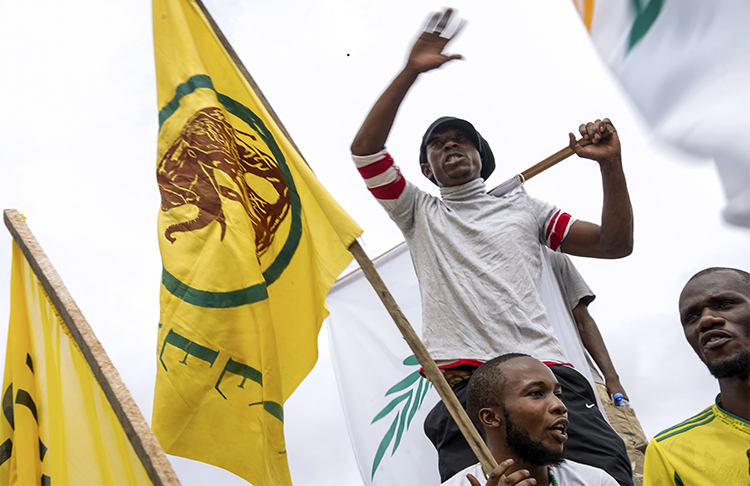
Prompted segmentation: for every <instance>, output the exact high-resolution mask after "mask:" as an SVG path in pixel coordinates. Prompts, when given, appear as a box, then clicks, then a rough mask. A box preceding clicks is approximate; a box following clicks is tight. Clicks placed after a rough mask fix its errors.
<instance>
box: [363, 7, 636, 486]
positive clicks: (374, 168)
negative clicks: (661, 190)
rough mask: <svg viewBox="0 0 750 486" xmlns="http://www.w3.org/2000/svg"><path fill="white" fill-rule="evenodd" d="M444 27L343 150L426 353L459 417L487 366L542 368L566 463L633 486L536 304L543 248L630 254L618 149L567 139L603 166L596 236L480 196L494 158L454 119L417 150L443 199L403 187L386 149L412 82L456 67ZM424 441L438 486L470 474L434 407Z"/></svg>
mask: <svg viewBox="0 0 750 486" xmlns="http://www.w3.org/2000/svg"><path fill="white" fill-rule="evenodd" d="M450 16H451V10H450V9H448V10H446V11H445V12H443V13H438V14H435V16H434V17H433V19H432V21H431V22H430V23H429V24H428V28H427V31H426V32H425V33H423V34H422V35H421V36H420V37H419V38H418V39H417V41H416V43H415V44H414V47H413V48H412V50H411V53H410V55H409V57H408V60H407V62H406V66H405V67H404V68H403V69H402V71H401V72H400V73H399V74H398V75H397V76H396V78H395V79H394V80H393V81H392V82H391V84H390V85H389V86H388V88H387V89H386V90H385V91H384V92H383V94H382V95H381V96H380V98H379V99H378V101H377V102H376V103H375V105H374V106H373V107H372V109H371V111H370V113H369V114H368V116H367V118H366V119H365V121H364V123H363V124H362V127H361V128H360V130H359V132H358V133H357V135H356V137H355V139H354V142H353V143H352V146H351V150H352V154H353V158H354V162H355V164H356V165H357V168H358V169H359V171H360V174H361V175H362V177H363V178H364V179H365V183H366V185H367V187H368V189H369V190H370V192H372V194H373V195H374V196H375V198H376V199H377V200H378V202H380V204H381V205H382V206H383V207H384V208H385V210H386V211H387V212H388V214H389V216H390V217H391V219H393V220H394V222H396V224H397V225H398V226H399V228H400V229H401V231H402V233H403V234H404V237H405V239H406V241H407V244H408V246H409V252H410V254H411V257H412V260H413V262H414V267H415V270H416V273H417V278H418V280H419V287H420V295H421V300H422V314H423V336H422V338H423V341H424V344H425V346H426V347H427V349H428V350H429V351H430V353H431V355H432V357H433V359H435V361H436V362H437V364H438V366H439V367H440V368H441V369H443V370H444V373H445V375H446V378H447V379H448V381H449V383H451V384H452V386H453V390H454V392H455V393H456V395H457V396H458V397H459V400H460V401H461V402H462V403H463V404H464V405H465V393H466V390H465V386H466V381H465V380H466V378H468V377H469V376H470V374H471V371H472V370H473V369H475V368H476V367H477V366H479V365H481V364H482V362H484V361H487V360H489V359H491V358H494V357H495V356H498V355H501V354H505V353H509V352H518V353H525V354H529V355H531V356H533V357H535V358H537V359H539V360H541V361H543V362H545V364H548V365H550V369H551V370H552V371H553V373H554V374H555V376H556V378H557V380H558V382H560V384H561V385H562V387H563V396H564V397H565V398H564V400H565V401H566V406H567V407H568V410H569V414H570V419H571V426H570V429H569V437H570V438H569V440H568V443H567V445H566V452H567V454H568V458H570V459H572V460H575V461H577V462H582V463H584V464H590V465H593V466H596V467H601V468H602V469H605V470H607V472H609V473H610V474H611V475H612V476H613V477H615V478H616V479H617V480H618V482H620V484H632V477H631V471H630V463H629V461H628V458H627V454H626V452H625V447H624V445H623V443H622V440H621V439H620V438H619V437H618V436H617V434H616V433H615V432H614V430H612V428H611V427H610V426H609V424H608V423H607V422H606V420H605V419H604V418H603V417H602V416H601V413H599V412H598V410H595V412H596V413H595V415H596V417H598V419H596V417H594V418H591V415H590V413H589V412H591V409H592V408H593V409H596V398H595V394H594V391H593V389H592V388H591V385H590V384H589V383H588V381H587V380H586V379H585V378H584V376H583V375H581V374H580V373H578V372H577V371H576V370H574V369H573V368H572V367H571V366H569V365H568V364H566V363H567V361H568V360H567V359H566V357H565V354H564V352H563V350H562V347H561V346H560V343H559V341H558V340H557V338H556V336H555V334H554V331H553V330H552V328H551V326H550V324H549V322H548V320H547V315H546V312H545V309H544V305H543V303H542V299H541V275H542V261H541V259H542V255H541V249H540V245H546V246H549V247H550V248H551V249H552V250H562V251H564V252H566V253H572V254H575V255H581V256H590V257H599V258H621V257H624V256H627V255H628V254H630V252H631V251H632V242H633V216H632V209H631V206H630V198H629V195H628V191H627V186H626V183H625V175H624V173H623V170H622V160H621V157H620V141H619V138H618V136H617V133H614V134H612V135H611V136H610V137H608V138H602V137H601V134H602V133H603V131H604V129H605V126H606V124H607V123H609V120H607V119H604V120H597V121H596V122H592V123H587V124H585V125H581V126H580V128H579V130H580V132H581V135H582V136H583V137H584V138H587V139H589V140H591V142H592V144H590V145H588V146H586V147H581V146H580V145H579V144H578V143H577V142H576V138H575V136H574V135H573V134H572V133H571V134H570V135H569V138H570V147H571V148H572V149H573V151H574V152H575V153H576V154H578V155H579V156H580V157H584V158H589V159H593V160H596V161H597V162H598V163H599V165H600V168H601V172H602V180H603V188H604V202H603V210H602V221H601V226H599V225H596V224H593V223H588V222H585V221H577V220H575V219H574V218H572V217H571V216H570V215H569V214H568V213H565V212H563V211H561V210H559V209H558V208H556V207H555V206H553V205H551V204H548V203H546V202H543V201H540V200H538V199H535V198H532V197H530V196H528V194H526V192H524V191H523V190H521V189H516V190H513V191H511V192H509V193H508V194H505V195H503V196H502V197H493V196H491V195H488V194H487V190H486V188H485V185H484V180H485V179H486V178H487V177H489V175H490V174H491V173H492V171H493V169H494V167H495V161H494V156H493V154H492V150H491V149H490V147H489V144H488V143H487V141H486V140H485V139H484V138H483V137H482V136H481V135H480V134H479V132H477V130H476V129H475V128H474V126H473V125H472V124H471V123H469V122H467V121H465V120H461V119H458V118H453V117H443V118H440V119H438V120H436V121H435V122H434V123H433V124H432V125H431V126H430V127H429V128H428V130H427V132H426V133H425V135H424V137H423V139H422V144H421V147H420V167H421V169H422V173H423V174H424V176H425V177H427V178H428V179H430V180H431V181H432V182H433V183H435V184H437V185H438V186H439V187H440V195H441V197H440V198H437V197H434V196H432V195H430V194H428V193H426V192H424V191H421V190H420V189H418V188H417V187H416V186H414V185H413V184H411V183H409V182H408V181H406V180H405V179H404V178H403V177H402V176H401V172H400V171H399V170H398V167H396V165H395V164H394V162H393V159H392V158H391V156H390V154H389V153H388V152H387V151H386V149H385V142H386V139H387V137H388V134H389V132H390V130H391V127H392V125H393V121H394V119H395V117H396V113H397V111H398V108H399V106H400V105H401V103H402V101H403V99H404V97H405V96H406V93H407V92H408V90H409V89H410V87H411V86H412V85H413V84H414V82H415V81H416V79H417V77H418V76H419V75H420V74H422V73H424V72H427V71H430V70H432V69H435V68H438V67H440V66H442V65H443V64H444V63H446V62H448V61H451V60H453V59H459V58H460V57H461V56H460V55H457V54H453V55H446V54H443V52H442V51H443V48H444V47H445V45H446V44H447V43H448V41H449V39H448V38H445V37H441V33H442V32H443V30H444V29H445V28H446V26H447V25H448V21H449V19H450ZM568 402H570V405H569V404H568ZM584 416H585V417H586V418H581V417H584ZM576 417H579V419H578V420H576ZM425 431H426V433H427V435H428V436H429V437H430V439H431V440H432V441H433V444H435V446H436V448H437V450H438V455H439V467H440V473H441V477H442V478H443V479H447V478H449V477H451V476H452V475H453V474H455V473H456V472H458V471H460V470H461V469H463V468H464V467H466V466H468V465H471V464H473V463H475V462H476V458H475V457H474V455H473V453H472V452H471V450H470V449H469V450H468V453H467V451H466V449H467V448H466V445H465V442H464V441H463V437H462V436H461V434H460V433H459V432H458V429H457V427H456V426H455V423H454V422H453V420H452V419H451V417H450V416H449V414H448V413H447V411H446V410H445V407H444V405H443V404H442V403H439V404H438V405H437V406H436V407H435V409H433V411H432V412H430V415H429V416H428V418H427V420H426V421H425Z"/></svg>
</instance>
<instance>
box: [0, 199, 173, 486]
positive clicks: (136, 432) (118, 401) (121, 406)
mask: <svg viewBox="0 0 750 486" xmlns="http://www.w3.org/2000/svg"><path fill="white" fill-rule="evenodd" d="M3 219H4V220H5V226H7V227H8V231H10V234H11V235H12V236H13V240H14V241H15V242H16V244H17V245H18V247H19V248H20V249H21V252H23V254H24V256H25V257H26V260H27V261H28V262H29V265H30V266H31V268H32V269H33V270H34V275H36V277H37V278H38V279H39V282H40V283H41V284H42V287H44V290H45V291H46V292H47V296H48V297H49V299H50V301H51V302H52V304H53V305H54V306H55V308H56V309H57V311H58V313H59V314H60V317H62V320H63V322H65V325H66V326H67V328H68V331H70V335H71V336H72V338H73V340H75V342H76V344H77V345H78V348H79V349H80V350H81V353H82V354H83V356H84V357H85V358H86V362H87V363H88V365H89V367H90V368H91V371H92V372H93V374H94V377H95V378H96V381H97V382H98V383H99V386H101V388H102V391H103V392H104V395H105V396H106V397H107V400H108V401H109V403H110V405H111V406H112V410H113V411H114V412H115V415H116V416H117V419H118V420H119V421H120V424H121V425H122V428H123V429H124V430H125V434H126V435H127V437H128V439H129V440H130V443H131V445H132V446H133V449H134V450H135V453H136V455H137V456H138V458H139V459H140V460H141V463H142V464H143V467H144V469H145V470H146V474H147V475H148V477H149V479H150V480H151V482H152V483H153V484H154V485H179V484H180V481H179V480H178V479H177V475H176V474H175V473H174V471H173V470H172V466H171V464H170V463H169V460H168V459H167V456H166V454H164V450H163V449H162V448H161V445H160V444H159V442H158V441H157V440H156V437H155V436H154V433H153V432H152V431H151V428H150V427H149V426H148V423H146V420H145V419H144V418H143V415H142V414H141V412H140V410H139V409H138V406H137V405H136V404H135V401H134V400H133V397H132V396H131V395H130V392H129V391H128V389H127V388H126V386H125V383H123V381H122V379H121V378H120V374H119V373H118V372H117V370H116V369H115V367H114V366H113V365H112V362H111V361H110V360H109V357H108V356H107V353H105V352H104V348H103V347H102V345H101V343H99V341H98V340H97V339H96V336H95V335H94V332H93V331H92V330H91V327H90V326H89V324H88V323H87V322H86V319H84V317H83V314H82V313H81V311H80V309H78V306H77V305H76V303H75V302H74V301H73V298H72V297H71V296H70V294H69V293H68V289H66V288H65V285H63V282H62V280H61V279H60V276H59V275H58V274H57V272H56V271H55V268H54V267H53V266H52V263H51V262H50V261H49V259H48V258H47V255H45V253H44V251H43V250H42V248H41V246H39V243H38V242H37V241H36V238H34V235H33V234H32V233H31V231H30V230H29V227H28V226H27V225H26V222H25V221H24V218H23V216H21V214H20V213H19V212H18V211H16V210H15V209H6V210H5V211H4V212H3Z"/></svg>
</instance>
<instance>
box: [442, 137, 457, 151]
mask: <svg viewBox="0 0 750 486" xmlns="http://www.w3.org/2000/svg"><path fill="white" fill-rule="evenodd" d="M456 147H458V142H456V141H455V140H453V139H452V138H449V139H448V141H446V142H445V145H443V150H452V149H454V148H456Z"/></svg>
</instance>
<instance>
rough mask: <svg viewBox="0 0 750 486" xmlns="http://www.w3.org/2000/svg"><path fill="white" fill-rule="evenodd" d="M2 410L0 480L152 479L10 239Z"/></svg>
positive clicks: (108, 481)
mask: <svg viewBox="0 0 750 486" xmlns="http://www.w3.org/2000/svg"><path fill="white" fill-rule="evenodd" d="M2 409H3V414H2V417H0V443H1V445H0V484H3V485H6V484H12V485H16V484H18V485H28V484H42V485H44V484H152V482H151V481H150V480H149V477H148V474H147V473H146V470H145V469H144V467H143V464H142V463H141V461H140V459H139V458H138V456H137V455H136V453H135V451H134V450H133V446H132V445H131V444H130V441H129V440H128V438H127V436H126V434H125V431H124V430H123V428H122V425H120V421H119V420H118V419H117V416H116V415H115V412H114V411H113V410H112V407H111V406H110V404H109V402H108V400H107V398H106V396H105V394H104V392H103V391H102V389H101V387H100V386H99V384H98V382H97V380H96V378H95V377H94V374H93V372H92V371H91V368H90V367H89V365H88V363H87V362H86V359H85V358H84V356H83V354H81V351H80V349H79V348H78V346H77V345H76V343H75V341H74V340H73V338H72V337H71V336H70V334H69V331H68V328H67V326H66V325H65V323H64V322H63V320H62V318H61V317H60V315H59V314H58V312H57V310H56V308H55V307H54V305H53V304H52V303H51V302H50V299H49V297H48V296H47V293H46V292H45V291H44V288H43V287H42V285H41V283H40V282H39V280H38V279H37V277H36V276H35V275H34V272H33V270H32V269H31V266H30V265H29V263H28V262H27V260H26V258H25V257H24V256H23V254H22V253H21V251H20V249H19V248H18V246H17V245H16V244H15V243H13V266H12V273H11V308H10V325H9V329H8V348H7V351H6V357H5V377H4V380H3V391H2Z"/></svg>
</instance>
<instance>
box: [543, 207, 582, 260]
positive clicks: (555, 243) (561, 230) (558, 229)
mask: <svg viewBox="0 0 750 486" xmlns="http://www.w3.org/2000/svg"><path fill="white" fill-rule="evenodd" d="M576 221H577V219H575V218H573V217H572V216H571V215H570V214H568V213H565V212H563V211H562V210H558V211H557V212H556V213H555V214H554V215H553V216H552V219H550V222H549V225H548V226H547V234H546V235H545V238H547V246H549V247H550V248H551V249H552V250H553V251H557V250H558V249H559V248H560V245H561V244H562V242H563V240H564V239H565V237H566V236H568V231H570V227H571V226H572V225H573V223H575V222H576Z"/></svg>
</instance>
